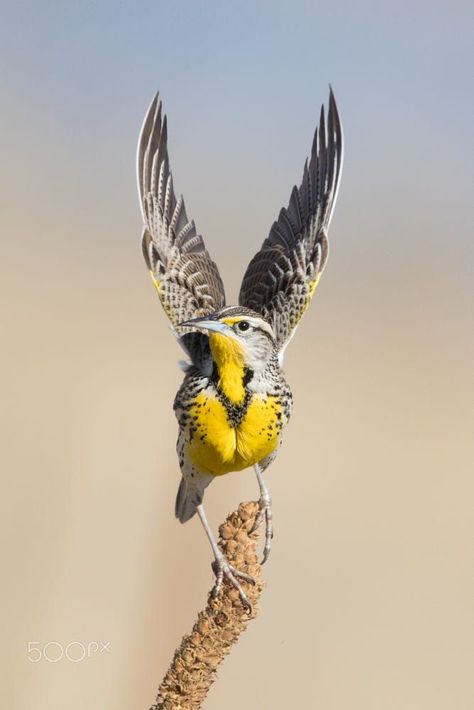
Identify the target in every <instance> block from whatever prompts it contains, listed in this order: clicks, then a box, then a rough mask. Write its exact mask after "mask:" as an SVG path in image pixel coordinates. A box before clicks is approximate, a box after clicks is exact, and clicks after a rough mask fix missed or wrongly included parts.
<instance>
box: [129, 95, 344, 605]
mask: <svg viewBox="0 0 474 710" xmlns="http://www.w3.org/2000/svg"><path fill="white" fill-rule="evenodd" d="M343 151H344V148H343V132H342V125H341V120H340V116H339V112H338V108H337V104H336V100H335V96H334V93H333V90H332V88H331V86H330V87H329V101H328V109H327V111H325V107H324V105H323V106H322V107H321V112H320V116H319V122H318V124H317V126H316V129H315V132H314V138H313V142H312V147H311V153H310V155H309V160H308V159H306V161H305V163H304V168H303V176H302V179H301V182H300V184H299V185H295V186H294V187H293V189H292V191H291V195H290V199H289V203H288V206H287V207H284V208H282V209H281V211H280V213H279V215H278V218H277V219H276V221H275V222H273V224H272V226H271V228H270V231H269V233H268V236H267V237H266V239H265V240H264V241H263V244H262V246H261V248H260V250H259V251H258V252H257V253H256V254H255V256H254V257H253V259H252V260H251V261H250V263H249V265H248V267H247V270H246V271H245V274H244V277H243V280H242V284H241V287H240V293H239V297H238V303H237V304H236V305H227V304H226V297H225V291H224V285H223V282H222V279H221V276H220V274H219V270H218V268H217V266H216V264H215V263H214V261H213V260H212V259H211V257H210V255H209V252H208V251H207V249H206V246H205V243H204V239H203V237H202V236H201V234H200V233H199V232H198V230H197V228H196V225H195V222H194V220H192V219H189V218H188V215H187V212H186V207H185V202H184V198H183V196H182V195H180V196H179V197H176V194H175V190H174V185H173V178H172V173H171V169H170V163H169V156H168V129H167V118H166V115H164V113H163V110H162V102H161V99H160V96H159V93H157V94H156V95H155V96H154V98H153V100H152V102H151V104H150V106H149V108H148V111H147V113H146V115H145V119H144V121H143V124H142V128H141V131H140V135H139V140H138V148H137V182H138V193H139V202H140V208H141V214H142V218H143V232H142V239H141V244H142V251H143V256H144V259H145V263H146V266H147V268H148V271H149V273H150V276H151V280H152V282H153V284H154V286H155V289H156V291H157V293H158V297H159V300H160V301H161V304H162V306H163V309H164V311H165V313H166V315H167V316H168V318H169V320H170V324H171V325H170V327H171V330H172V332H173V333H174V335H175V337H176V338H177V340H178V342H179V344H180V345H181V347H182V348H183V350H184V352H185V354H186V357H187V359H186V361H185V362H181V367H182V369H183V370H184V380H183V382H182V384H181V386H180V388H179V390H178V392H177V394H176V398H175V400H174V405H173V408H174V412H175V415H176V418H177V421H178V439H177V447H176V448H177V454H178V460H179V466H180V470H181V482H180V484H179V488H178V493H177V497H176V503H175V515H176V517H177V518H178V520H179V521H180V522H181V523H185V522H187V521H188V520H190V519H191V518H192V517H193V516H194V515H195V514H196V513H197V514H198V517H199V519H200V521H201V523H202V526H203V528H204V530H205V532H206V535H207V537H208V539H209V542H210V545H211V548H212V552H213V555H214V561H213V563H212V569H213V572H214V575H215V583H214V587H213V590H212V596H213V597H216V596H217V594H218V593H219V591H220V589H221V587H222V585H223V582H224V580H226V582H227V583H228V584H230V585H231V586H233V587H235V588H236V589H237V590H238V594H239V597H240V600H241V602H242V604H243V606H244V607H245V608H247V609H250V604H249V602H248V599H247V596H246V594H245V591H244V589H243V587H242V584H241V581H242V580H245V581H246V582H249V583H253V581H254V580H253V579H252V577H251V576H249V575H248V574H246V573H245V572H243V571H241V570H238V569H236V568H235V567H233V566H231V565H230V564H229V562H228V561H227V559H226V558H225V556H224V554H223V553H222V551H221V550H220V548H219V546H218V544H217V542H216V539H215V537H214V535H213V532H212V529H211V526H210V524H209V522H208V519H207V517H206V513H205V509H204V504H203V498H204V491H205V489H206V488H207V486H208V485H209V484H210V483H211V482H212V481H214V480H215V479H217V478H219V477H220V476H223V475H226V474H228V473H232V472H237V471H243V470H244V469H247V468H251V467H253V468H254V471H255V474H256V478H257V482H258V486H259V492H260V495H259V503H258V515H257V517H256V520H255V523H254V525H253V528H252V530H255V529H257V528H258V527H259V526H260V525H261V524H263V522H264V521H265V542H264V549H263V562H265V561H266V560H267V558H268V555H269V553H270V549H271V543H272V538H273V515H272V499H271V495H270V492H269V489H268V488H267V485H266V481H265V477H264V472H265V471H266V469H267V468H268V467H269V465H270V464H271V463H272V462H273V461H274V460H275V458H276V456H277V453H278V450H279V448H280V445H281V443H282V435H283V431H284V428H285V426H286V425H287V423H288V421H289V419H290V416H291V411H292V393H291V389H290V386H289V385H288V383H287V381H286V378H285V375H284V372H283V359H284V353H285V349H286V347H287V345H288V343H289V342H290V340H291V339H292V337H293V335H294V333H295V330H296V328H297V326H298V324H299V321H300V319H301V317H302V316H303V314H304V313H305V311H306V310H307V308H308V306H309V304H310V301H311V299H312V296H313V294H314V292H315V290H316V287H317V285H318V283H319V280H320V277H321V274H322V272H323V270H324V268H325V266H326V262H327V258H328V230H329V226H330V222H331V218H332V215H333V210H334V206H335V204H336V199H337V194H338V190H339V184H340V177H341V172H342V165H343Z"/></svg>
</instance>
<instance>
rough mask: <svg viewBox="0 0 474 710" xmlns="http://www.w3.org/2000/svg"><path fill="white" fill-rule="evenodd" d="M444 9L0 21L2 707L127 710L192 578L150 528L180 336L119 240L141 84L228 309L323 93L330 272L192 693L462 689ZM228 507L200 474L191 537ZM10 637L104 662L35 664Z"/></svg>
mask: <svg viewBox="0 0 474 710" xmlns="http://www.w3.org/2000/svg"><path fill="white" fill-rule="evenodd" d="M78 5H79V6H78ZM466 7H467V6H466ZM466 7H463V5H462V3H450V7H449V9H445V8H444V7H443V6H442V5H441V4H438V3H429V4H428V3H423V2H420V3H415V5H413V3H410V8H409V7H408V4H407V5H406V6H404V5H403V3H402V4H401V5H400V4H399V3H398V4H397V9H391V10H388V9H380V8H379V6H378V4H377V5H376V4H371V3H369V2H366V3H361V4H359V3H358V4H356V3H354V4H351V3H346V4H343V5H337V6H334V7H333V8H332V9H325V10H321V9H320V10H317V9H316V8H315V7H314V4H310V3H303V2H300V3H291V4H290V3H288V4H286V5H282V6H280V5H278V4H270V3H264V2H262V3H258V4H257V5H254V4H252V5H250V4H248V5H247V4H246V3H242V4H240V6H239V7H237V6H236V7H235V8H234V9H232V7H231V6H230V4H228V6H226V7H222V6H221V4H217V3H204V2H203V3H202V4H201V3H193V4H191V3H184V4H183V3H177V4H173V6H172V7H168V5H167V4H165V3H131V2H130V3H121V4H120V5H119V4H116V3H111V4H107V3H100V4H99V3H80V4H72V3H71V4H68V3H66V4H64V3H57V4H54V3H49V4H48V3H46V4H44V3H41V4H38V3H32V4H30V5H29V4H27V3H18V4H15V6H14V7H13V6H12V7H10V9H8V10H6V9H5V12H4V15H5V17H4V21H3V22H2V28H1V30H0V32H1V35H2V37H1V39H2V42H1V45H0V46H1V47H2V49H1V53H2V56H1V59H2V62H1V64H2V75H1V91H2V104H3V107H2V112H1V114H0V129H1V136H2V161H1V165H0V187H1V194H2V210H1V217H0V219H1V225H0V229H1V249H2V254H1V266H0V269H1V279H0V283H1V289H2V316H1V320H2V322H1V331H0V336H1V360H2V367H1V379H2V383H1V391H2V396H1V402H2V408H1V409H2V422H1V431H2V447H1V449H2V451H1V458H2V462H1V475H2V495H1V507H2V511H1V540H2V550H1V554H2V584H1V595H2V596H4V597H5V598H4V600H3V601H2V604H1V609H2V616H4V619H3V622H2V634H1V638H2V643H1V655H2V680H1V684H0V706H1V707H2V708H8V709H9V710H29V709H30V708H35V710H56V709H59V708H64V707H68V708H70V710H84V708H87V709H88V710H109V709H111V710H129V709H130V708H134V709H136V710H138V708H147V707H148V706H149V705H150V704H151V702H152V700H153V698H154V696H155V691H156V688H157V686H158V682H159V680H160V678H161V676H162V674H163V672H164V670H165V668H166V666H167V664H168V662H169V660H170V658H171V654H172V651H173V649H174V647H175V645H176V643H177V641H178V640H179V639H180V637H181V635H182V634H183V633H185V632H186V631H187V630H188V629H189V628H190V625H191V623H192V620H193V618H194V616H195V613H196V611H197V609H198V608H199V607H200V606H201V605H202V603H203V601H204V599H205V595H206V592H207V590H208V589H209V587H210V584H211V579H212V578H211V571H210V550H209V549H208V545H207V542H206V540H205V538H204V535H203V534H202V533H201V530H200V528H199V524H198V522H197V521H196V520H193V521H192V522H191V523H189V524H188V525H186V526H183V527H181V526H179V524H178V523H177V522H176V521H175V520H174V518H173V510H172V509H173V502H174V496H175V492H176V488H177V484H178V480H179V475H178V466H177V461H176V457H175V452H174V446H175V437H176V425H175V421H174V417H173V413H172V411H171V403H172V400H173V396H174V393H175V390H176V388H177V386H178V384H179V381H180V373H179V371H178V369H177V367H176V364H175V361H176V360H177V359H178V357H179V352H178V348H177V346H176V344H175V343H174V342H173V339H172V337H171V335H170V334H169V333H168V331H167V323H166V321H165V318H164V316H163V314H162V313H161V311H160V307H159V304H158V302H157V299H156V296H155V294H154V291H153V287H152V285H151V284H150V283H149V281H148V278H147V274H146V271H145V269H144V265H143V264H142V261H141V255H140V251H139V230H140V219H139V213H138V207H137V201H136V196H135V184H134V165H133V162H134V150H135V142H136V137H137V132H138V128H139V125H140V123H141V120H142V116H143V113H144V111H145V109H146V106H147V104H148V101H149V99H150V98H151V94H152V93H153V91H154V90H155V88H156V87H159V88H160V89H161V91H162V93H163V94H164V97H165V101H166V109H167V112H168V115H169V121H170V145H171V148H170V149H171V157H172V164H173V167H174V174H175V182H176V184H177V188H178V190H182V191H183V192H184V194H185V195H186V197H187V203H188V211H189V213H190V214H191V215H192V216H193V217H195V218H196V220H197V223H198V227H199V228H200V229H201V230H202V232H203V233H204V234H205V237H206V240H207V243H208V245H209V248H210V250H211V252H212V255H213V257H214V258H215V259H216V260H217V261H218V263H219V265H220V266H221V269H222V273H223V276H224V279H225V281H226V283H227V284H228V293H229V296H230V298H229V301H232V300H233V298H235V294H236V291H237V287H238V282H239V278H240V275H241V274H242V272H243V269H244V267H245V265H246V263H247V261H248V260H249V259H250V257H251V255H252V254H253V252H254V251H255V250H256V248H257V247H258V245H259V243H260V242H261V240H262V239H263V238H264V237H265V236H266V233H267V230H268V228H269V226H270V223H271V221H272V220H273V219H274V217H275V216H276V214H277V212H278V210H279V208H280V206H281V205H282V204H283V203H286V201H287V199H288V196H289V191H290V187H291V185H292V183H293V182H294V181H295V180H297V179H299V176H300V172H301V168H302V163H303V159H304V156H305V155H306V153H307V151H308V150H309V147H310V142H311V135H312V130H313V127H314V123H315V120H316V116H317V111H318V108H319V104H320V102H321V101H322V100H326V96H327V81H328V80H331V81H332V83H333V85H334V87H335V90H336V93H337V97H338V101H339V105H340V110H341V113H342V116H343V119H344V126H345V133H346V144H347V155H346V167H345V173H344V177H343V185H342V189H341V193H340V199H339V204H338V206H337V209H336V213H335V218H334V220H333V225H332V228H331V234H330V239H331V248H332V251H331V256H330V261H329V265H328V268H327V271H326V273H325V275H324V277H323V279H322V282H321V285H320V287H319V289H318V293H317V297H316V299H315V303H314V304H313V307H312V309H311V312H310V313H309V314H308V315H307V317H306V318H305V321H304V324H303V325H302V326H301V328H300V330H299V332H298V336H297V338H296V339H295V340H294V342H293V343H292V346H291V347H290V348H289V350H288V353H287V366H286V370H287V376H288V379H289V381H290V382H291V384H292V386H293V389H294V395H295V411H294V416H293V419H292V421H291V424H290V426H289V428H288V431H287V434H286V440H285V445H284V447H283V449H282V451H281V454H280V456H279V458H278V460H277V462H276V463H275V464H274V466H273V467H272V469H271V471H270V472H269V476H268V480H269V484H270V487H271V490H272V494H273V498H274V517H275V531H276V534H275V540H274V549H273V552H272V555H271V558H270V561H269V563H268V565H267V568H266V570H265V577H266V580H267V583H268V587H267V590H266V592H265V595H264V597H263V601H262V610H261V614H260V616H259V618H258V620H256V621H255V622H254V623H253V624H252V625H251V628H249V630H248V632H247V633H246V635H245V636H244V637H243V638H242V640H241V642H240V643H239V645H238V647H236V648H235V649H234V651H233V653H232V655H231V657H229V658H228V659H227V661H226V662H225V664H224V666H223V667H222V669H221V671H220V674H219V676H220V678H219V682H218V683H217V684H216V686H215V687H214V688H213V690H212V692H211V694H210V695H209V700H208V702H207V705H206V707H207V708H209V710H217V709H218V708H219V709H221V708H226V709H227V708H228V709H229V710H233V709H234V708H235V709H236V708H238V707H242V706H244V705H245V706H246V707H249V708H257V709H258V710H261V709H264V710H266V709H267V708H272V709H273V708H275V709H278V710H280V709H281V710H283V708H290V707H291V708H293V707H301V708H313V707H314V708H324V710H347V709H348V708H350V709H351V710H359V709H360V710H381V709H383V710H401V709H403V710H447V709H448V708H449V709H450V710H451V709H453V710H454V709H456V710H468V708H471V707H472V690H473V688H472V686H473V683H472V662H473V640H472V639H473V631H474V629H473V614H472V599H473V575H472V561H473V560H472V535H473V520H472V494H473V492H474V491H473V484H472V440H471V434H472V419H471V420H469V409H470V404H471V403H472V365H471V363H472V357H473V338H472V321H471V319H470V313H469V311H470V307H471V304H472V282H471V281H470V278H471V277H470V274H469V261H470V259H472V241H471V238H472V229H470V225H469V221H470V220H469V217H470V212H471V210H470V206H471V201H472V196H471V191H472V185H470V183H469V178H470V177H472V175H471V170H470V165H469V164H468V158H467V155H468V144H469V138H470V134H471V129H472V126H471V118H472V103H471V104H470V103H469V101H468V98H467V86H468V77H467V72H468V66H469V61H468V59H469V42H468V37H467V32H466V28H467V24H468V22H467V20H468V14H467V9H466ZM469 113H470V114H471V118H469ZM255 496H256V485H255V481H254V480H253V477H252V475H251V473H250V472H245V473H242V474H235V475H233V476H232V475H230V476H228V477H227V478H225V479H223V480H221V481H218V482H217V483H215V484H214V485H213V486H211V488H210V489H209V491H208V495H207V504H208V509H209V515H210V518H211V520H212V523H213V525H214V526H217V524H218V523H219V522H220V521H221V520H222V519H223V517H224V515H225V514H226V513H227V512H228V511H229V510H230V509H231V508H233V507H234V506H235V505H236V504H237V503H238V502H239V501H240V500H242V499H248V498H252V497H255ZM29 641H37V642H39V646H40V648H43V647H44V645H45V644H47V643H48V642H57V643H59V644H62V645H63V646H64V647H65V646H66V645H67V644H68V643H71V642H73V641H79V642H81V643H84V644H88V643H90V642H94V641H102V642H104V643H106V642H110V652H104V653H102V654H95V655H93V656H92V657H91V658H88V659H86V660H84V661H82V662H81V663H73V662H71V661H68V660H65V659H62V660H60V661H58V662H57V663H52V662H48V661H46V660H41V662H39V663H36V664H35V663H32V662H31V661H29V660H28V653H27V644H28V642H29ZM57 648H58V646H51V645H50V646H49V647H48V649H49V654H50V657H51V658H55V657H56V655H57ZM71 653H72V655H74V656H75V657H77V655H78V647H77V646H76V647H75V649H74V650H73V651H72V650H71ZM242 698H244V699H245V703H244V702H243V700H242Z"/></svg>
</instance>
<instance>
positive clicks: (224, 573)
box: [212, 554, 255, 612]
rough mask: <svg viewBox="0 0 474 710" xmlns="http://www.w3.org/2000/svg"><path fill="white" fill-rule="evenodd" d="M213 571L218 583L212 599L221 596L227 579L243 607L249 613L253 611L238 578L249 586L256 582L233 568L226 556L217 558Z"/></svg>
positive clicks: (213, 564)
mask: <svg viewBox="0 0 474 710" xmlns="http://www.w3.org/2000/svg"><path fill="white" fill-rule="evenodd" d="M212 570H213V572H214V574H215V575H216V583H215V585H214V588H213V590H212V598H213V599H215V598H216V597H217V595H218V594H219V591H220V590H221V588H222V583H223V581H224V579H226V580H227V581H228V582H229V584H231V585H232V586H233V587H235V589H237V591H238V593H239V597H240V601H241V602H242V604H243V606H244V607H245V608H246V609H247V610H248V611H249V612H251V611H252V606H251V604H250V602H249V600H248V599H247V595H246V594H245V592H244V590H243V589H242V585H241V584H240V582H239V580H238V579H237V577H240V579H243V580H245V581H246V582H248V583H249V584H255V580H254V578H253V577H251V576H250V575H249V574H247V573H246V572H240V571H239V570H238V569H235V567H232V565H230V564H229V563H228V562H227V560H226V558H225V557H224V555H222V554H221V555H219V556H218V557H216V559H215V560H214V562H213V563H212Z"/></svg>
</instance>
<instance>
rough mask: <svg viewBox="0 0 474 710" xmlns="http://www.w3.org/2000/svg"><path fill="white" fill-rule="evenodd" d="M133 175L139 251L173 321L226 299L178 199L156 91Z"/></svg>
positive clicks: (208, 310) (218, 305)
mask: <svg viewBox="0 0 474 710" xmlns="http://www.w3.org/2000/svg"><path fill="white" fill-rule="evenodd" d="M137 177H138V192H139V196H140V205H141V211H142V216H143V222H144V231H143V237H142V248H143V255H144V257H145V261H146V264H147V266H148V269H149V270H150V274H151V277H152V279H153V282H154V284H155V287H156V290H157V291H158V295H159V297H160V301H161V303H162V305H163V308H164V310H165V312H166V314H167V316H168V318H169V319H170V321H171V323H172V324H173V325H177V324H178V323H180V322H182V321H185V320H189V319H191V318H197V317H199V316H205V315H207V314H208V313H212V312H213V311H217V310H218V309H220V308H222V306H224V305H225V294H224V286H223V284H222V280H221V277H220V275H219V271H218V269H217V266H216V265H215V263H214V262H213V261H212V259H211V257H210V256H209V254H208V252H207V250H206V247H205V245H204V240H203V238H202V237H201V236H200V235H199V234H198V233H197V231H196V226H195V224H194V221H193V220H189V219H188V217H187V214H186V209H185V206H184V200H183V197H182V196H180V197H179V199H176V197H175V194H174V190H173V180H172V177H171V171H170V167H169V160H168V148H167V126H166V116H164V117H162V111H161V101H159V97H158V94H157V95H156V96H155V98H154V99H153V101H152V103H151V105H150V108H149V109H148V112H147V114H146V117H145V121H144V123H143V127H142V130H141V133H140V138H139V141H138V153H137Z"/></svg>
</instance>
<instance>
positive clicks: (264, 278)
mask: <svg viewBox="0 0 474 710" xmlns="http://www.w3.org/2000/svg"><path fill="white" fill-rule="evenodd" d="M342 157H343V137H342V128H341V122H340V119H339V113H338V110H337V106H336V101H335V98H334V94H333V92H332V89H330V93H329V110H328V114H327V121H326V119H325V113H324V106H322V108H321V117H320V121H319V127H318V128H316V131H315V134H314V140H313V147H312V149H311V158H310V161H309V164H308V161H306V163H305V166H304V171H303V180H302V182H301V185H300V186H299V187H296V186H295V187H294V188H293V190H292V193H291V197H290V203H289V205H288V207H287V208H286V209H284V208H283V209H282V210H281V212H280V214H279V217H278V219H277V221H276V222H274V223H273V225H272V228H271V229H270V234H269V235H268V237H267V238H266V239H265V241H264V242H263V244H262V248H261V249H260V251H259V252H258V253H257V254H256V255H255V256H254V258H253V259H252V261H251V262H250V264H249V266H248V268H247V271H246V272H245V275H244V278H243V281H242V286H241V289H240V295H239V303H240V304H241V305H242V306H247V307H248V308H252V309H253V310H254V311H257V312H258V313H261V314H262V315H263V316H264V318H266V319H267V320H268V321H269V322H270V323H271V324H272V326H273V329H274V332H275V335H276V338H277V342H278V346H279V349H280V353H282V352H283V350H284V348H285V346H286V345H287V344H288V342H289V340H290V338H291V337H292V335H293V333H294V331H295V328H296V326H297V324H298V322H299V320H300V318H301V316H302V315H303V313H304V312H305V310H306V309H307V308H308V306H309V304H310V301H311V297H312V295H313V293H314V290H315V288H316V286H317V284H318V281H319V278H320V276H321V273H322V271H323V269H324V266H325V264H326V260H327V256H328V240H327V232H328V228H329V224H330V221H331V216H332V212H333V209H334V205H335V203H336V197H337V191H338V186H339V178H340V175H341V169H342Z"/></svg>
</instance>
